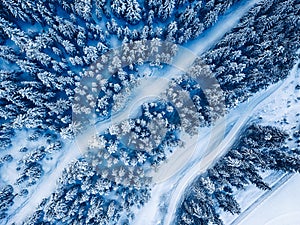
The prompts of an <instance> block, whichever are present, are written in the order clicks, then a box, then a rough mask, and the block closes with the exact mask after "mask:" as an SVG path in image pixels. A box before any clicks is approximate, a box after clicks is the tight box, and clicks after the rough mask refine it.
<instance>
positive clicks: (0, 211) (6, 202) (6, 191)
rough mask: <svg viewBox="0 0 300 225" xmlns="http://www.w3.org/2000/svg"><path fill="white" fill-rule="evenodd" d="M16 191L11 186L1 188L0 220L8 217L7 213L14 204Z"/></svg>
mask: <svg viewBox="0 0 300 225" xmlns="http://www.w3.org/2000/svg"><path fill="white" fill-rule="evenodd" d="M14 198H15V194H14V190H13V187H12V186H11V185H6V186H4V187H1V188H0V219H4V218H5V217H6V216H7V213H6V211H7V210H8V208H9V207H10V206H11V205H13V204H14V201H13V200H14Z"/></svg>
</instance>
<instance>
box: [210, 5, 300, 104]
mask: <svg viewBox="0 0 300 225" xmlns="http://www.w3.org/2000/svg"><path fill="white" fill-rule="evenodd" d="M299 7H300V5H299V1H296V0H295V1H294V0H292V1H290V0H288V1H286V0H270V1H269V0H268V1H262V2H261V3H258V5H257V6H256V7H254V8H253V9H251V10H250V12H249V13H248V14H247V15H246V16H244V17H243V18H242V19H241V21H240V23H239V24H238V25H237V27H236V28H234V29H233V30H232V31H231V32H229V33H227V35H225V37H224V38H223V39H222V40H221V41H220V42H219V43H218V44H217V46H216V47H215V48H214V49H213V50H211V51H209V52H207V53H205V55H204V61H205V62H206V63H207V64H209V65H211V69H212V71H213V72H214V73H215V75H216V78H217V79H218V81H219V83H220V84H221V87H222V89H223V90H224V92H225V96H226V104H227V105H228V106H236V105H237V104H238V102H243V101H245V100H246V99H247V98H248V97H249V96H251V94H252V93H255V92H257V91H258V90H261V89H262V88H265V87H267V86H268V85H270V84H271V83H276V82H278V81H279V80H281V79H284V78H285V77H286V76H287V75H288V72H289V70H290V69H291V68H292V66H293V64H294V60H295V59H296V58H297V54H296V52H297V50H298V49H299V47H300V44H299V43H300V39H299V37H300V30H299V29H298V27H299V21H300V16H299Z"/></svg>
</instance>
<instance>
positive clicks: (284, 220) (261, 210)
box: [238, 174, 300, 225]
mask: <svg viewBox="0 0 300 225" xmlns="http://www.w3.org/2000/svg"><path fill="white" fill-rule="evenodd" d="M299 185H300V175H299V174H295V175H293V176H292V177H291V178H290V179H289V180H288V181H287V182H285V183H284V184H283V185H282V186H280V187H279V188H277V190H275V191H274V192H272V193H271V195H270V196H268V198H267V199H265V201H264V202H263V203H262V204H260V205H258V206H257V207H256V208H255V209H254V210H253V211H252V212H251V213H250V214H248V215H247V216H246V217H245V218H243V219H242V220H241V221H240V222H239V223H238V224H243V225H253V224H255V225H283V224H284V225H298V224H300V217H299V215H300V195H299Z"/></svg>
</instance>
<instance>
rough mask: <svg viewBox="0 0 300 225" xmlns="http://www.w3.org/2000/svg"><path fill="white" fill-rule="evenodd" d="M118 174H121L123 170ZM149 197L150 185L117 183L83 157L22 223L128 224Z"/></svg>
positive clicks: (65, 172)
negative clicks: (137, 208) (136, 185)
mask: <svg viewBox="0 0 300 225" xmlns="http://www.w3.org/2000/svg"><path fill="white" fill-rule="evenodd" d="M115 173H118V174H119V175H120V176H121V173H122V171H115ZM119 175H116V176H119ZM104 196H105V197H104ZM148 198H149V189H147V186H144V187H140V188H137V187H135V186H134V185H131V186H130V185H127V186H125V185H120V184H117V183H116V182H114V181H112V180H111V179H109V178H107V177H106V176H105V171H103V174H102V175H99V173H98V172H96V171H95V170H93V169H92V167H90V166H89V164H88V163H87V162H86V161H85V160H83V159H82V160H79V161H76V162H74V163H73V164H72V165H71V166H70V167H68V168H67V169H66V170H65V171H64V174H63V176H62V178H61V179H60V181H59V187H58V189H57V190H56V191H55V192H54V193H53V194H52V195H51V197H50V198H49V199H45V200H44V202H42V204H41V205H40V206H39V208H38V209H37V211H36V212H35V213H34V214H33V215H32V216H31V217H30V218H28V219H27V220H26V221H24V223H23V224H24V225H25V224H26V225H27V224H28V225H29V224H41V223H43V224H44V223H46V224H47V223H50V224H55V223H64V224H119V223H118V221H119V220H122V222H123V223H125V222H128V220H130V219H132V218H133V214H132V212H131V208H132V207H133V206H136V207H141V206H142V205H143V204H144V203H145V201H147V200H148ZM122 216H123V217H122Z"/></svg>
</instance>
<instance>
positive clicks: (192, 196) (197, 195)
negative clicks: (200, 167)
mask: <svg viewBox="0 0 300 225" xmlns="http://www.w3.org/2000/svg"><path fill="white" fill-rule="evenodd" d="M287 138H288V135H287V134H286V133H284V132H282V131H281V130H279V129H277V128H276V127H271V126H260V125H251V126H249V127H248V128H247V129H246V130H245V131H244V133H243V135H242V136H241V138H240V139H239V140H238V141H237V142H236V143H235V144H234V145H233V146H232V148H231V149H230V150H229V152H227V153H226V155H225V156H223V157H222V158H221V159H219V161H218V162H217V163H216V164H215V165H214V166H213V167H211V168H209V169H208V171H207V172H206V173H204V174H202V175H201V176H199V177H198V178H196V180H195V181H194V182H193V183H192V184H191V186H190V187H189V188H188V190H187V191H186V194H185V196H184V199H183V202H182V203H181V206H180V208H179V209H178V211H177V218H176V224H210V223H213V224H223V223H222V221H221V220H220V218H219V214H218V212H219V209H220V208H221V209H223V210H224V211H225V212H230V213H232V214H237V213H239V212H240V206H239V204H238V202H237V201H236V199H235V197H234V193H233V192H234V190H243V189H244V188H245V187H247V186H248V185H249V184H253V185H255V186H256V187H258V188H260V189H262V190H267V189H270V187H269V186H268V184H267V183H265V181H264V180H263V178H262V176H261V172H262V171H267V170H276V171H284V172H300V163H299V162H300V161H299V157H300V155H299V151H297V150H290V149H289V148H288V147H286V146H285V141H286V140H287Z"/></svg>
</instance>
